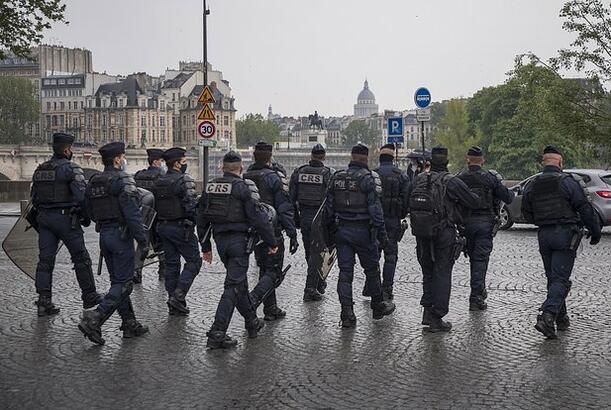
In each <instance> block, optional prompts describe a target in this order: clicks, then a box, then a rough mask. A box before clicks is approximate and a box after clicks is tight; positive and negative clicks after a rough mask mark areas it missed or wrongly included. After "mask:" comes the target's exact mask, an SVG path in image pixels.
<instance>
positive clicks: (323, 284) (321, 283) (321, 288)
mask: <svg viewBox="0 0 611 410" xmlns="http://www.w3.org/2000/svg"><path fill="white" fill-rule="evenodd" d="M316 290H317V291H318V293H320V294H321V295H324V294H325V292H326V291H327V281H326V280H323V279H318V285H316Z"/></svg>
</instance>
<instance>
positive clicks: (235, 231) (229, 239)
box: [197, 151, 278, 349]
mask: <svg viewBox="0 0 611 410" xmlns="http://www.w3.org/2000/svg"><path fill="white" fill-rule="evenodd" d="M242 171H243V168H242V158H241V157H240V155H239V154H238V153H236V152H233V151H230V152H228V153H227V154H225V156H224V157H223V176H222V177H219V178H215V179H213V180H212V181H211V182H210V183H208V184H207V185H206V189H205V192H203V193H202V196H201V198H200V202H199V212H198V221H197V230H198V236H199V238H200V243H201V246H202V252H203V259H204V260H205V261H206V262H208V263H211V262H212V246H211V244H210V236H211V233H212V234H213V235H214V241H215V242H216V248H217V251H218V254H219V256H220V258H221V261H222V262H223V265H225V269H226V270H227V276H226V278H225V286H224V291H223V295H222V296H221V300H220V301H219V304H218V307H217V310H216V316H215V319H214V323H213V324H212V327H211V328H210V331H209V332H208V333H207V336H208V342H207V346H208V347H210V348H212V349H215V348H226V347H231V346H235V345H236V344H237V342H236V340H234V339H232V338H231V337H229V336H228V335H227V333H226V332H227V327H228V326H229V322H230V321H231V316H232V315H233V310H234V308H237V309H238V312H239V313H240V314H241V315H242V317H243V318H244V323H245V327H246V330H247V331H248V337H250V338H255V337H257V333H258V332H259V330H260V329H261V328H262V327H263V326H264V322H263V321H262V320H261V319H258V318H257V313H256V309H255V308H254V307H253V305H252V303H251V300H250V297H249V293H248V278H247V272H248V258H249V254H248V252H249V251H250V250H247V242H248V241H249V240H252V238H251V237H250V235H251V233H249V230H250V229H251V227H253V228H254V229H255V230H256V232H257V236H258V237H260V238H261V240H262V241H263V242H264V243H265V245H266V246H267V247H268V253H271V254H273V253H274V252H276V251H277V250H278V243H277V240H276V237H275V235H274V230H273V228H272V225H271V223H270V220H269V218H268V215H267V213H266V212H265V210H264V209H263V208H262V204H261V203H260V202H259V192H258V190H257V187H256V185H255V184H254V182H252V181H251V180H248V179H247V180H244V179H242V177H241V174H242ZM210 231H212V232H210Z"/></svg>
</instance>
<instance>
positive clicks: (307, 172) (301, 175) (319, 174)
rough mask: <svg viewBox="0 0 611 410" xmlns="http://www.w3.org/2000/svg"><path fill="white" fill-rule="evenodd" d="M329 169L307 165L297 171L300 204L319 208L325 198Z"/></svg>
mask: <svg viewBox="0 0 611 410" xmlns="http://www.w3.org/2000/svg"><path fill="white" fill-rule="evenodd" d="M328 179H329V169H328V168H326V167H313V166H310V165H305V166H303V167H301V168H299V170H298V171H297V186H298V188H297V201H298V202H299V206H305V207H311V208H319V207H320V204H322V201H323V200H324V198H325V194H326V191H327V185H328V183H329V182H328Z"/></svg>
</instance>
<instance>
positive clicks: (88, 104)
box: [87, 100, 91, 108]
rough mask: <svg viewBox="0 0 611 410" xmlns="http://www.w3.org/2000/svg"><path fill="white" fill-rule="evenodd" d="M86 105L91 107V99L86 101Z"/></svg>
mask: <svg viewBox="0 0 611 410" xmlns="http://www.w3.org/2000/svg"><path fill="white" fill-rule="evenodd" d="M87 107H89V108H91V100H89V101H87Z"/></svg>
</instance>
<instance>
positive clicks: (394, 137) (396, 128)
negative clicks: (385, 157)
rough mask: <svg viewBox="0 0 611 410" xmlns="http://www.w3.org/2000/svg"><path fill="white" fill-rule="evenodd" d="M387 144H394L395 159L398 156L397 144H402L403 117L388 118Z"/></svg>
mask: <svg viewBox="0 0 611 410" xmlns="http://www.w3.org/2000/svg"><path fill="white" fill-rule="evenodd" d="M387 141H388V144H394V146H395V161H397V160H398V158H399V144H403V117H390V118H389V119H388V138H387Z"/></svg>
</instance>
